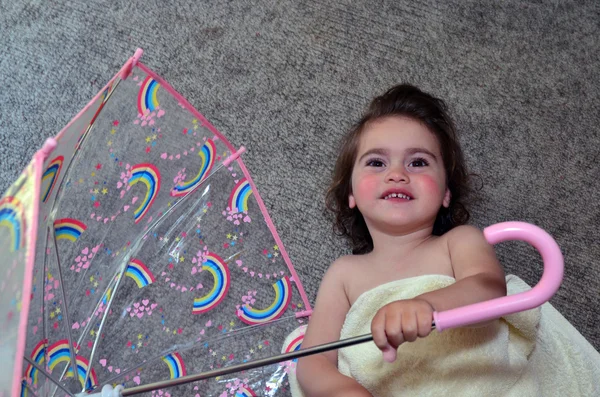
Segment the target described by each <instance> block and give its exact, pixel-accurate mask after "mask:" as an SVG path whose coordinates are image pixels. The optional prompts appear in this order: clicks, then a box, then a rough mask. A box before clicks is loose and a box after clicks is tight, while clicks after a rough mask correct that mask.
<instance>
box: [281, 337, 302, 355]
mask: <svg viewBox="0 0 600 397" xmlns="http://www.w3.org/2000/svg"><path fill="white" fill-rule="evenodd" d="M303 340H304V334H302V335H300V336H298V337H297V338H295V339H293V340H292V341H291V342H290V343H289V344H288V345H287V346H286V347H285V350H284V353H290V352H295V351H297V350H300V346H302V341H303Z"/></svg>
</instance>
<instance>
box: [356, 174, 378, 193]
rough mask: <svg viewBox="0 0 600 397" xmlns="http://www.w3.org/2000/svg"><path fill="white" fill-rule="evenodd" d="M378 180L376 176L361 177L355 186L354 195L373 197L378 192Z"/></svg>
mask: <svg viewBox="0 0 600 397" xmlns="http://www.w3.org/2000/svg"><path fill="white" fill-rule="evenodd" d="M377 183H378V178H377V176H376V175H366V176H363V177H361V178H360V179H359V180H358V181H356V182H355V184H354V195H355V196H360V197H365V196H371V195H372V194H373V193H375V192H377Z"/></svg>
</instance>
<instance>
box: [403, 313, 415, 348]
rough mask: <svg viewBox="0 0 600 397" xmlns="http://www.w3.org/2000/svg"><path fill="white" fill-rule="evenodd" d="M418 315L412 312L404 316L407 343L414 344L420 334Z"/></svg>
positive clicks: (404, 332) (404, 331)
mask: <svg viewBox="0 0 600 397" xmlns="http://www.w3.org/2000/svg"><path fill="white" fill-rule="evenodd" d="M418 331H419V330H418V325H417V313H416V311H410V312H408V313H404V315H403V316H402V333H403V334H404V339H405V340H406V341H407V342H414V341H415V340H416V339H417V334H418Z"/></svg>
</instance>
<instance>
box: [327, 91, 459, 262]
mask: <svg viewBox="0 0 600 397" xmlns="http://www.w3.org/2000/svg"><path fill="white" fill-rule="evenodd" d="M391 116H398V117H407V118H410V119H412V120H415V121H418V122H420V123H423V124H424V125H425V126H426V127H427V128H428V129H429V131H431V132H432V133H433V134H434V135H435V136H436V137H437V139H438V142H439V144H440V149H441V151H442V159H443V162H444V169H445V170H446V184H447V186H448V188H449V189H450V193H451V200H450V206H449V207H448V208H445V207H441V208H440V210H439V212H438V214H437V217H436V220H435V223H434V225H433V234H434V235H438V236H439V235H442V234H444V233H446V232H447V231H448V230H450V229H452V228H453V227H455V226H458V225H463V224H465V223H467V221H468V220H469V217H470V215H469V212H468V211H467V208H466V206H465V200H466V198H467V197H468V196H469V194H470V193H471V188H470V184H469V174H468V173H467V169H466V166H465V161H464V158H463V154H462V150H461V148H460V144H459V142H458V138H457V136H456V128H455V127H454V123H453V121H452V119H451V118H450V116H449V115H448V109H447V106H446V104H445V103H444V101H443V100H441V99H438V98H435V97H433V96H432V95H430V94H427V93H425V92H423V91H421V90H420V89H418V88H416V87H414V86H412V85H408V84H401V85H397V86H395V87H392V88H390V89H389V90H388V91H387V92H386V93H384V94H383V95H381V96H378V97H376V98H375V99H373V100H372V101H371V104H370V105H369V107H368V109H367V111H366V113H365V114H364V115H363V117H362V118H361V119H360V120H359V121H358V123H356V124H355V125H354V126H353V127H352V128H351V129H350V131H349V132H348V134H347V135H346V136H345V137H344V139H343V141H342V147H341V150H340V154H339V156H338V159H337V162H336V164H335V168H334V171H333V178H332V181H331V185H330V187H329V189H328V191H327V196H326V200H325V203H326V205H327V208H328V209H329V210H330V211H331V212H333V214H334V216H335V222H334V229H335V230H336V231H337V232H338V234H340V235H342V236H345V237H347V238H348V239H349V240H350V243H351V245H352V253H353V254H364V253H368V252H370V251H372V250H373V239H372V238H371V235H370V233H369V229H368V228H367V224H366V223H365V220H364V218H363V216H362V214H361V213H360V211H359V210H358V208H356V207H355V208H350V207H349V205H348V197H349V195H350V193H351V192H352V191H351V190H352V186H351V178H352V170H353V168H354V162H355V161H356V156H357V152H358V145H359V142H360V137H361V136H362V133H363V131H364V130H365V127H366V126H367V125H368V124H369V123H372V122H374V121H376V120H380V119H383V118H386V117H391Z"/></svg>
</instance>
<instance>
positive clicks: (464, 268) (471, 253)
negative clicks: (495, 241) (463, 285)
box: [444, 225, 504, 280]
mask: <svg viewBox="0 0 600 397" xmlns="http://www.w3.org/2000/svg"><path fill="white" fill-rule="evenodd" d="M444 236H445V238H446V242H447V244H448V252H449V253H450V261H451V263H452V269H453V271H454V274H455V275H456V279H457V280H459V279H461V278H465V277H468V276H471V275H474V274H477V273H491V274H493V275H495V277H497V278H498V279H504V271H503V269H502V267H501V266H500V263H499V262H498V259H497V258H496V253H495V251H494V247H493V246H492V245H491V244H490V243H488V241H487V240H486V238H485V235H484V234H483V231H482V230H480V229H478V228H476V227H474V226H470V225H462V226H457V227H455V228H454V229H452V230H450V231H448V232H447V233H446V234H445V235H444Z"/></svg>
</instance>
